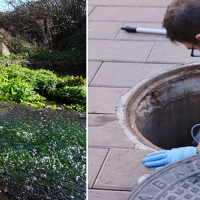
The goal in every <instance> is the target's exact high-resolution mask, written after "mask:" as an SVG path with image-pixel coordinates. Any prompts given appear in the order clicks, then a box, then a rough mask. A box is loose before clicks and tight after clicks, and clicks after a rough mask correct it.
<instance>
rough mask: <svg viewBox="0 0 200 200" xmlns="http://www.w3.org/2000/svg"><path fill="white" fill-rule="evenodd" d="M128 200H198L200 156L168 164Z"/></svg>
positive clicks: (133, 192)
mask: <svg viewBox="0 0 200 200" xmlns="http://www.w3.org/2000/svg"><path fill="white" fill-rule="evenodd" d="M128 199H130V200H133V199H134V200H158V199H159V200H164V199H165V200H188V199H189V200H200V155H194V156H190V157H188V158H185V159H181V160H179V161H176V162H174V163H171V164H168V165H166V166H165V167H162V168H161V169H160V170H158V171H156V172H155V173H154V174H152V175H151V176H149V177H148V178H146V179H145V180H144V181H143V182H142V183H141V184H139V185H138V187H137V188H136V189H134V190H133V191H132V192H131V195H130V197H129V198H128Z"/></svg>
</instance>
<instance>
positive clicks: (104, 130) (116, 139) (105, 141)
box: [88, 114, 134, 149]
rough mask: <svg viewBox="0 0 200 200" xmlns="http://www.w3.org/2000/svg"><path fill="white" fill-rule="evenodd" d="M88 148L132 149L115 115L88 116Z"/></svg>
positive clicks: (131, 144)
mask: <svg viewBox="0 0 200 200" xmlns="http://www.w3.org/2000/svg"><path fill="white" fill-rule="evenodd" d="M88 147H95V148H114V147H115V148H132V149H134V144H133V143H132V142H131V141H130V140H129V139H128V137H127V136H126V135H125V133H124V132H123V131H122V129H121V127H120V126H119V122H118V120H117V118H116V116H115V115H97V114H89V115H88Z"/></svg>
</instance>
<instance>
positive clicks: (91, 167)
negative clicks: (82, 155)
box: [88, 148, 109, 188]
mask: <svg viewBox="0 0 200 200" xmlns="http://www.w3.org/2000/svg"><path fill="white" fill-rule="evenodd" d="M108 151H109V150H108V149H96V148H95V149H93V148H88V171H89V175H88V188H91V187H92V185H93V184H94V181H95V179H96V177H97V175H98V173H99V171H100V169H101V166H102V165H103V162H104V160H105V157H106V155H107V153H108Z"/></svg>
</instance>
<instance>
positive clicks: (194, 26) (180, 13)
mask: <svg viewBox="0 0 200 200" xmlns="http://www.w3.org/2000/svg"><path fill="white" fill-rule="evenodd" d="M163 27H164V28H165V29H166V30H167V37H168V38H169V39H170V40H171V41H172V42H175V43H176V42H180V43H183V44H184V45H186V46H187V47H188V48H191V46H192V44H193V43H194V41H195V39H196V41H195V46H196V47H195V48H197V49H199V50H200V0H173V1H172V3H171V4H170V5H169V6H168V8H167V11H166V13H165V17H164V20H163Z"/></svg>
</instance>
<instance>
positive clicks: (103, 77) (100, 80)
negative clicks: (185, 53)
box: [90, 62, 176, 88]
mask: <svg viewBox="0 0 200 200" xmlns="http://www.w3.org/2000/svg"><path fill="white" fill-rule="evenodd" d="M174 66H176V65H175V64H147V63H116V62H104V63H103V64H102V66H101V68H100V69H99V71H98V74H97V75H96V76H95V78H94V79H93V81H92V82H91V84H90V86H96V87H100V86H104V87H122V85H123V87H130V88H132V87H133V86H134V85H136V84H137V83H139V82H140V81H142V80H143V79H144V78H146V77H148V76H150V75H151V74H154V73H156V72H158V71H160V70H163V69H167V68H171V67H174Z"/></svg>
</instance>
